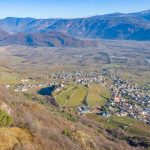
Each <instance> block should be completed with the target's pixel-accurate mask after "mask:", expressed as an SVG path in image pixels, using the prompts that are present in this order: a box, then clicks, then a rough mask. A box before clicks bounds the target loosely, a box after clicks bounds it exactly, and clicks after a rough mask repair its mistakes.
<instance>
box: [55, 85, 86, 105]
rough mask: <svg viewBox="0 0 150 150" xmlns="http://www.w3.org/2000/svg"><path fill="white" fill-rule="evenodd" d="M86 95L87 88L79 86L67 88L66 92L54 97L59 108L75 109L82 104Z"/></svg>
mask: <svg viewBox="0 0 150 150" xmlns="http://www.w3.org/2000/svg"><path fill="white" fill-rule="evenodd" d="M86 94H87V88H86V87H84V86H81V85H72V86H71V87H70V86H68V88H67V89H66V90H63V91H62V92H60V93H59V94H58V95H57V96H55V98H56V100H57V103H58V104H59V105H61V106H66V107H76V106H78V105H80V104H82V102H83V100H84V98H85V96H86Z"/></svg>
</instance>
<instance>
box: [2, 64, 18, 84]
mask: <svg viewBox="0 0 150 150" xmlns="http://www.w3.org/2000/svg"><path fill="white" fill-rule="evenodd" d="M17 78H18V77H17V74H16V73H14V71H12V70H11V69H9V68H6V67H2V66H0V84H16V83H18V80H17Z"/></svg>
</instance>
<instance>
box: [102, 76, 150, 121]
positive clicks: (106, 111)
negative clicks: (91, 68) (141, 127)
mask: <svg viewBox="0 0 150 150" xmlns="http://www.w3.org/2000/svg"><path fill="white" fill-rule="evenodd" d="M109 77H110V78H111V79H112V81H113V82H112V85H109V86H108V87H109V89H110V91H111V93H112V97H111V98H110V99H109V100H107V102H106V104H105V106H104V108H103V109H102V111H101V115H103V116H106V117H109V116H110V115H117V116H129V117H132V118H135V119H137V120H139V121H141V122H144V123H147V124H150V94H149V93H150V91H149V90H144V88H143V87H140V86H137V85H136V84H134V83H133V81H132V80H131V79H129V80H123V79H121V78H120V77H118V76H117V75H115V74H109Z"/></svg>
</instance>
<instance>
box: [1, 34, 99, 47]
mask: <svg viewBox="0 0 150 150" xmlns="http://www.w3.org/2000/svg"><path fill="white" fill-rule="evenodd" d="M2 34H3V35H2V36H1V37H0V45H26V46H49V47H98V46H99V42H98V41H94V40H93V41H92V40H79V39H77V38H74V37H71V36H68V35H65V34H63V33H58V32H47V33H32V34H28V33H17V34H6V33H2Z"/></svg>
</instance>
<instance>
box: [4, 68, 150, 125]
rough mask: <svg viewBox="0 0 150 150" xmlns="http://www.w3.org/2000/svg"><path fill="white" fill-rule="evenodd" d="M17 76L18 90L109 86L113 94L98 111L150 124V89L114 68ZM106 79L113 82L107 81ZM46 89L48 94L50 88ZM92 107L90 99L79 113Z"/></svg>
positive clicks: (82, 105) (55, 89) (57, 90)
mask: <svg viewBox="0 0 150 150" xmlns="http://www.w3.org/2000/svg"><path fill="white" fill-rule="evenodd" d="M18 80H19V81H20V83H19V84H17V85H14V91H15V92H27V91H29V90H31V89H35V88H37V89H38V90H40V89H42V88H46V87H52V86H54V87H55V88H54V89H53V90H54V91H52V92H56V93H57V92H61V91H63V90H64V89H65V87H66V85H68V84H69V83H73V84H75V85H81V86H84V87H87V88H88V86H89V85H90V84H91V83H94V84H98V85H101V86H104V87H107V88H108V90H109V91H110V93H111V96H110V98H106V101H105V104H104V105H103V106H102V107H100V108H98V109H97V114H98V115H101V116H103V117H110V116H111V115H116V116H128V117H131V118H134V119H137V120H138V121H140V122H143V123H146V124H149V125H150V89H145V88H143V87H141V86H138V85H137V84H136V83H134V82H133V80H132V78H130V79H128V80H123V79H122V78H121V77H120V76H119V75H118V74H117V73H116V72H114V71H109V70H107V69H102V70H100V71H99V72H98V71H95V72H90V73H86V72H81V71H73V72H57V73H52V74H49V75H46V76H44V75H43V76H36V77H27V78H24V79H21V78H19V79H18ZM107 80H110V81H111V82H110V83H108V82H107ZM42 81H43V82H42ZM6 88H10V85H6ZM47 93H48V94H47V96H48V95H49V94H50V92H49V91H48V92H47ZM49 96H52V95H49ZM85 98H86V96H85ZM97 107H99V106H97ZM91 110H92V108H90V107H89V105H88V102H87V103H86V104H85V103H83V104H81V105H79V106H78V107H77V111H78V113H79V114H85V113H92V111H91Z"/></svg>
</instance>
